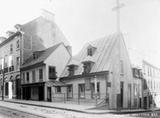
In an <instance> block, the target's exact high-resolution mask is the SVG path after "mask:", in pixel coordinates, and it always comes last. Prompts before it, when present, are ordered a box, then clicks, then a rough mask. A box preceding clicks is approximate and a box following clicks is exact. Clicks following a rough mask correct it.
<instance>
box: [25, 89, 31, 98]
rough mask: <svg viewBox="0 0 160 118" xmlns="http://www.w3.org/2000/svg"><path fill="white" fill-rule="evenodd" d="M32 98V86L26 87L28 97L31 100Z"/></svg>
mask: <svg viewBox="0 0 160 118" xmlns="http://www.w3.org/2000/svg"><path fill="white" fill-rule="evenodd" d="M30 98H31V88H30V87H26V99H27V100H29V99H30Z"/></svg>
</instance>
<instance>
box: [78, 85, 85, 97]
mask: <svg viewBox="0 0 160 118" xmlns="http://www.w3.org/2000/svg"><path fill="white" fill-rule="evenodd" d="M78 88H79V98H85V84H79V85H78Z"/></svg>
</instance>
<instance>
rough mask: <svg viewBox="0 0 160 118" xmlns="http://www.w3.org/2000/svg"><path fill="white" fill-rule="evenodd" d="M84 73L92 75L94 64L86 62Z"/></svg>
mask: <svg viewBox="0 0 160 118" xmlns="http://www.w3.org/2000/svg"><path fill="white" fill-rule="evenodd" d="M83 69H84V71H83V73H84V74H85V73H90V71H91V69H92V62H85V63H83Z"/></svg>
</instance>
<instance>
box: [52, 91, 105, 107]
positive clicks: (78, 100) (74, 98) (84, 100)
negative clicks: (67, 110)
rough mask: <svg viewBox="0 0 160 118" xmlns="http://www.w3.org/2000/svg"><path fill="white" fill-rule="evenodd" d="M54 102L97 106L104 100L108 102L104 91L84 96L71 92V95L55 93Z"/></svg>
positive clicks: (53, 95)
mask: <svg viewBox="0 0 160 118" xmlns="http://www.w3.org/2000/svg"><path fill="white" fill-rule="evenodd" d="M52 102H63V103H75V104H84V105H85V104H86V105H95V106H97V105H98V104H100V103H102V102H103V103H104V104H105V103H106V102H107V99H106V95H105V94H103V93H97V94H95V93H94V94H90V93H85V94H84V96H83V95H80V94H78V93H74V94H71V95H70V96H69V95H67V94H66V93H54V94H52Z"/></svg>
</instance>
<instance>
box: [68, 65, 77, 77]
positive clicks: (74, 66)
mask: <svg viewBox="0 0 160 118" xmlns="http://www.w3.org/2000/svg"><path fill="white" fill-rule="evenodd" d="M75 69H76V65H69V66H68V72H69V74H68V75H69V76H73V75H74V74H75Z"/></svg>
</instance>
